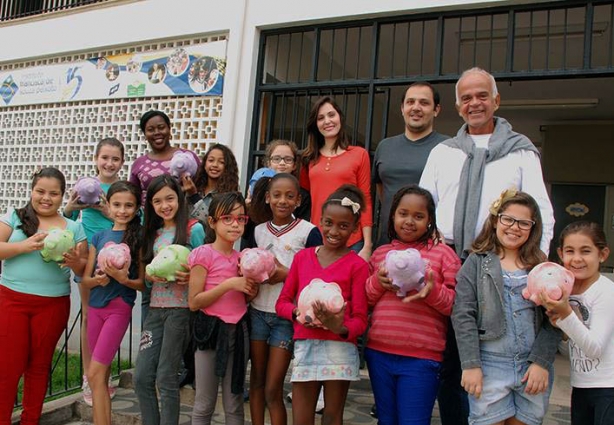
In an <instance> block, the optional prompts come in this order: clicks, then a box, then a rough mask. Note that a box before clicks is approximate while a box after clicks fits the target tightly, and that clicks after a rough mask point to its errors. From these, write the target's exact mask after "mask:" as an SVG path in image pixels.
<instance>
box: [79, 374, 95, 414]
mask: <svg viewBox="0 0 614 425" xmlns="http://www.w3.org/2000/svg"><path fill="white" fill-rule="evenodd" d="M81 389H82V390H83V401H84V402H85V404H87V405H88V406H91V405H92V404H93V401H92V389H91V388H90V384H89V383H88V382H87V376H85V375H83V385H82V386H81Z"/></svg>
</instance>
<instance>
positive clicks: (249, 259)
mask: <svg viewBox="0 0 614 425" xmlns="http://www.w3.org/2000/svg"><path fill="white" fill-rule="evenodd" d="M240 267H241V274H242V275H243V276H245V277H246V278H248V279H252V280H254V281H255V282H259V283H262V282H266V281H268V280H269V278H270V277H271V276H272V275H273V273H275V268H276V266H275V256H274V255H273V253H272V252H271V251H269V250H266V249H263V248H246V249H244V250H243V251H242V252H241V264H240Z"/></svg>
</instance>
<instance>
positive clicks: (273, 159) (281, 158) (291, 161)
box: [271, 155, 294, 164]
mask: <svg viewBox="0 0 614 425" xmlns="http://www.w3.org/2000/svg"><path fill="white" fill-rule="evenodd" d="M281 161H283V162H285V163H286V164H294V157H293V156H278V155H275V156H272V157H271V162H272V163H273V164H279V163H280V162H281Z"/></svg>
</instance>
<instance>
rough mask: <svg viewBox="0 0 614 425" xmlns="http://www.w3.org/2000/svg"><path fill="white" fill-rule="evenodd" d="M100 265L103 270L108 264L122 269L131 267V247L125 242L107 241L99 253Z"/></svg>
mask: <svg viewBox="0 0 614 425" xmlns="http://www.w3.org/2000/svg"><path fill="white" fill-rule="evenodd" d="M97 262H98V267H99V268H100V270H102V271H103V272H104V271H105V270H106V269H107V267H108V266H112V267H115V268H116V269H122V268H124V266H126V264H127V265H128V267H130V248H129V247H128V245H126V244H125V243H115V242H107V243H106V244H105V245H104V247H103V248H102V249H101V250H100V252H99V253H98V259H97Z"/></svg>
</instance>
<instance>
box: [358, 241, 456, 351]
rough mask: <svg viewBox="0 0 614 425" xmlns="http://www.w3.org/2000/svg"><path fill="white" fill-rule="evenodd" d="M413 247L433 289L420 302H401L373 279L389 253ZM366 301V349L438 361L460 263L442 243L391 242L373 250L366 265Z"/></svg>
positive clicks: (444, 342)
mask: <svg viewBox="0 0 614 425" xmlns="http://www.w3.org/2000/svg"><path fill="white" fill-rule="evenodd" d="M407 248H415V249H417V250H418V251H420V254H421V255H422V258H423V259H424V260H426V262H427V264H428V267H429V268H430V269H431V270H433V272H434V280H435V282H434V286H433V289H432V290H431V292H430V294H429V295H428V296H427V297H426V298H425V299H423V300H415V301H412V302H410V303H403V302H402V298H400V297H398V296H397V294H396V291H394V292H393V291H387V290H385V289H384V288H383V287H382V286H381V285H380V283H379V281H378V280H377V272H378V270H379V267H380V265H381V264H382V263H383V262H384V260H385V259H386V254H387V253H388V252H389V251H392V250H404V249H407ZM369 266H370V269H371V273H372V274H371V276H370V277H369V279H367V283H366V292H367V301H368V303H369V306H370V307H373V314H372V316H371V322H372V323H371V328H370V330H369V337H368V343H367V347H369V348H372V349H374V350H378V351H382V352H384V353H389V354H397V355H401V356H407V357H415V358H419V359H428V360H435V361H441V360H442V359H443V351H444V349H445V347H446V332H447V327H448V316H450V314H451V312H452V306H453V305H454V296H455V292H454V287H455V286H456V273H457V272H458V270H459V269H460V260H459V259H458V257H457V256H456V254H455V253H454V251H453V250H452V249H451V248H450V247H448V246H447V245H445V244H442V243H440V244H438V245H433V243H432V242H430V241H429V244H428V246H427V247H425V246H424V245H423V244H416V243H413V244H405V243H403V242H400V241H398V240H393V241H392V243H391V244H387V245H382V246H381V247H379V248H378V249H376V250H375V252H374V253H373V255H372V256H371V261H370V263H369Z"/></svg>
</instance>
